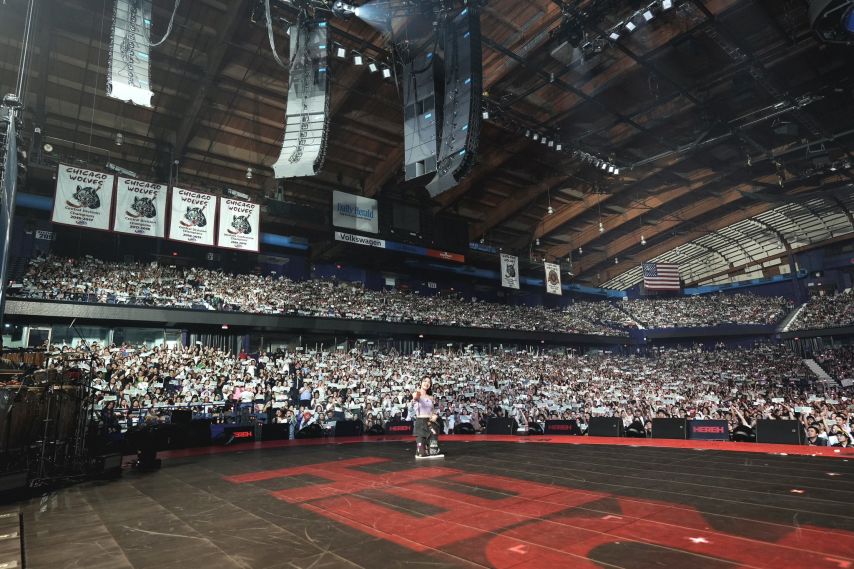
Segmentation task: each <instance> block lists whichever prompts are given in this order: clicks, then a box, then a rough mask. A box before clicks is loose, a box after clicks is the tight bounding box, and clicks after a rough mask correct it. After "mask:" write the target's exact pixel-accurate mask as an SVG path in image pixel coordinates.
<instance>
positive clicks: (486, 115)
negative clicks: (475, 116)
mask: <svg viewBox="0 0 854 569" xmlns="http://www.w3.org/2000/svg"><path fill="white" fill-rule="evenodd" d="M483 120H489V111H487V110H486V109H484V110H483Z"/></svg>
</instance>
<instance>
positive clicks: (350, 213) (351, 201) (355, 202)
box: [332, 191, 379, 233]
mask: <svg viewBox="0 0 854 569" xmlns="http://www.w3.org/2000/svg"><path fill="white" fill-rule="evenodd" d="M378 220H379V218H378V215H377V200H373V199H371V198H363V197H361V196H354V195H353V194H345V193H344V192H338V191H335V192H332V225H334V226H335V227H344V228H346V229H355V230H356V231H364V232H366V233H377V232H379V221H378Z"/></svg>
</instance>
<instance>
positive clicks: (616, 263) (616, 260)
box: [614, 257, 620, 265]
mask: <svg viewBox="0 0 854 569" xmlns="http://www.w3.org/2000/svg"><path fill="white" fill-rule="evenodd" d="M614 264H615V265H619V264H620V259H619V258H618V257H614Z"/></svg>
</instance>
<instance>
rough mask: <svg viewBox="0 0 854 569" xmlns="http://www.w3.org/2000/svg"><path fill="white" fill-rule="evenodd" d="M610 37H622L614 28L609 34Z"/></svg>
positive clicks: (612, 39)
mask: <svg viewBox="0 0 854 569" xmlns="http://www.w3.org/2000/svg"><path fill="white" fill-rule="evenodd" d="M608 37H609V38H611V41H617V40H618V39H620V32H618V31H617V30H614V31H613V32H611V33H610V34H609V35H608Z"/></svg>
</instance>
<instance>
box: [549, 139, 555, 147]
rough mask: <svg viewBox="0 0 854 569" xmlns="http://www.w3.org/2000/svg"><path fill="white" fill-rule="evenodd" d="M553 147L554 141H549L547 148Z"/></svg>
mask: <svg viewBox="0 0 854 569" xmlns="http://www.w3.org/2000/svg"><path fill="white" fill-rule="evenodd" d="M554 145H555V141H554V140H550V141H549V148H553V147H554Z"/></svg>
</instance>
